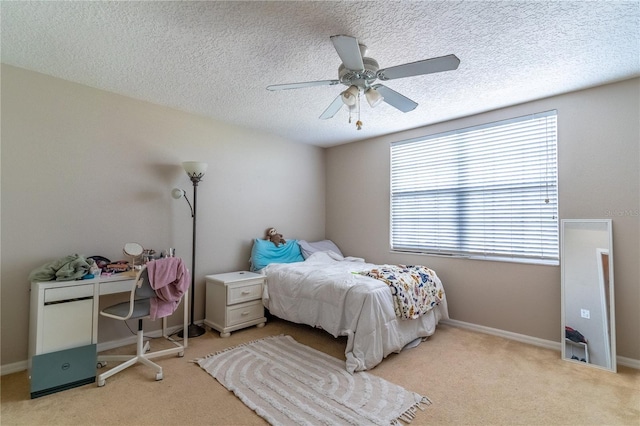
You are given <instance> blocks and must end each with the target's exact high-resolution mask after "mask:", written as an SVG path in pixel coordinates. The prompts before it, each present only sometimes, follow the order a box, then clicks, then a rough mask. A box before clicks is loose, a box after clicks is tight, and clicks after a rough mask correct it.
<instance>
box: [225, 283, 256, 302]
mask: <svg viewBox="0 0 640 426" xmlns="http://www.w3.org/2000/svg"><path fill="white" fill-rule="evenodd" d="M256 299H262V280H261V281H260V282H258V283H255V284H248V285H242V286H235V285H234V286H229V287H228V288H227V305H235V304H236V303H242V302H248V301H249V300H256Z"/></svg>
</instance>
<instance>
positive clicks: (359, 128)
mask: <svg viewBox="0 0 640 426" xmlns="http://www.w3.org/2000/svg"><path fill="white" fill-rule="evenodd" d="M356 129H357V130H362V121H360V92H358V121H356Z"/></svg>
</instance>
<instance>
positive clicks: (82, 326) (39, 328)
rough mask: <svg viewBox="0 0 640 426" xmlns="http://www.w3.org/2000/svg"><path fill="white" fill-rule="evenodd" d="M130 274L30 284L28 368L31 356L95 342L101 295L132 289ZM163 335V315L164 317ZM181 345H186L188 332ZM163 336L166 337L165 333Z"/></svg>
mask: <svg viewBox="0 0 640 426" xmlns="http://www.w3.org/2000/svg"><path fill="white" fill-rule="evenodd" d="M134 285H135V278H134V277H133V276H132V275H131V274H127V273H123V274H115V275H112V276H109V277H106V276H101V277H99V278H94V279H90V280H79V281H46V282H33V283H31V306H30V314H29V367H31V358H32V357H33V356H34V355H40V354H43V353H49V352H55V351H60V350H64V349H70V348H75V347H79V346H83V345H89V344H92V343H94V344H97V343H98V318H99V315H100V309H99V305H100V303H99V300H100V296H103V295H106V294H114V293H125V292H131V290H132V289H133V286H134ZM188 302H189V292H188V291H187V292H185V294H184V297H183V303H184V305H183V306H184V329H185V330H187V329H188V325H189V319H188V306H189V304H188ZM162 320H163V335H164V334H165V328H166V318H163V319H162ZM184 334H185V336H184V340H183V346H184V347H185V348H186V347H187V339H188V336H187V333H184ZM165 337H166V336H165Z"/></svg>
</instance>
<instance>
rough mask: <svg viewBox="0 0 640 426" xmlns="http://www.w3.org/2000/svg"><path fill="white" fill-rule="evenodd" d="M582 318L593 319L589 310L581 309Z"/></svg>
mask: <svg viewBox="0 0 640 426" xmlns="http://www.w3.org/2000/svg"><path fill="white" fill-rule="evenodd" d="M580 316H581V317H582V318H586V319H590V318H591V313H590V312H589V310H588V309H580Z"/></svg>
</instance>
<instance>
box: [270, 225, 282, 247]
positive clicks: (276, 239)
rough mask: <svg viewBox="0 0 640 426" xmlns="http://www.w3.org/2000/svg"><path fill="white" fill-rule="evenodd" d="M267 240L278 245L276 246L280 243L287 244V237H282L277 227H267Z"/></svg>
mask: <svg viewBox="0 0 640 426" xmlns="http://www.w3.org/2000/svg"><path fill="white" fill-rule="evenodd" d="M265 240H269V241H271V242H272V243H273V244H275V245H276V247H278V246H279V245H280V243H282V244H287V242H286V241H285V239H284V238H282V234H278V231H276V228H269V229H267V237H266V238H265Z"/></svg>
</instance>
